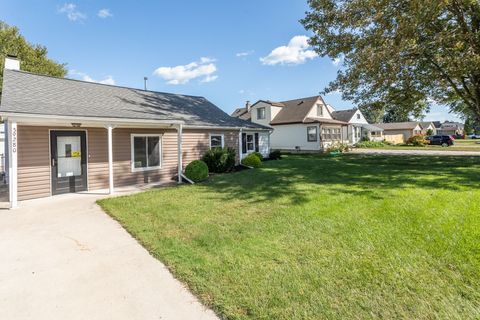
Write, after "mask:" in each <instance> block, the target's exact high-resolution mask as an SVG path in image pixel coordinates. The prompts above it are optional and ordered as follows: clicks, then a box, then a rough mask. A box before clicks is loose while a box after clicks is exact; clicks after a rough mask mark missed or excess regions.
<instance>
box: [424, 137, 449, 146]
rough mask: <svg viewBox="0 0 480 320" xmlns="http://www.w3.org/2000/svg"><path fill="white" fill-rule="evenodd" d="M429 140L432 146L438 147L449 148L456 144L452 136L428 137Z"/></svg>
mask: <svg viewBox="0 0 480 320" xmlns="http://www.w3.org/2000/svg"><path fill="white" fill-rule="evenodd" d="M427 140H428V141H430V144H431V145H438V146H442V147H449V146H451V145H453V144H454V143H455V142H454V140H453V139H452V137H450V136H430V137H427Z"/></svg>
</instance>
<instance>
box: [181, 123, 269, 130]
mask: <svg viewBox="0 0 480 320" xmlns="http://www.w3.org/2000/svg"><path fill="white" fill-rule="evenodd" d="M183 127H184V128H186V129H202V130H203V129H212V130H222V129H223V130H245V131H269V130H271V129H267V128H248V127H222V126H195V125H188V124H186V125H184V126H183Z"/></svg>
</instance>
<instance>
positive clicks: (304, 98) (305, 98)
mask: <svg viewBox="0 0 480 320" xmlns="http://www.w3.org/2000/svg"><path fill="white" fill-rule="evenodd" d="M318 97H321V95H316V96H310V97H303V98H297V99H290V100H284V101H278V102H280V103H285V102H291V101H297V100H307V99H312V98H317V99H318Z"/></svg>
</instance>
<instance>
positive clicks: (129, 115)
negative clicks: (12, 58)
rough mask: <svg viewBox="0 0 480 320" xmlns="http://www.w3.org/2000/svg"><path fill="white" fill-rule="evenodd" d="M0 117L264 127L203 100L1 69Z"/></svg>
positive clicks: (201, 98) (194, 97)
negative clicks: (0, 115) (27, 115)
mask: <svg viewBox="0 0 480 320" xmlns="http://www.w3.org/2000/svg"><path fill="white" fill-rule="evenodd" d="M1 103H2V104H1V106H0V113H2V112H12V113H22V114H37V115H58V116H79V117H98V118H119V119H142V120H181V121H185V124H186V125H192V126H212V127H217V126H218V127H244V128H266V127H264V126H261V125H258V124H255V123H252V122H249V121H245V120H242V119H238V118H233V117H230V116H229V115H228V114H226V113H225V112H223V111H222V110H221V109H220V108H218V107H217V106H215V105H214V104H212V103H211V102H210V101H208V100H207V99H205V98H203V97H196V96H188V95H180V94H172V93H161V92H154V91H144V90H139V89H133V88H126V87H118V86H110V85H103V84H98V83H91V82H85V81H79V80H72V79H62V78H54V77H50V76H44V75H37V74H32V73H28V72H23V71H14V70H5V71H4V75H3V92H2V101H1Z"/></svg>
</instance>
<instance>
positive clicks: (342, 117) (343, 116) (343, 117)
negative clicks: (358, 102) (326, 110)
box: [332, 109, 358, 122]
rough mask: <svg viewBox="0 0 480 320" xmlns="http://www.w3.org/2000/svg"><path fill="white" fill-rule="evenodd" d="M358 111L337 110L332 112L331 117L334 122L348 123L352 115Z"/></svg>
mask: <svg viewBox="0 0 480 320" xmlns="http://www.w3.org/2000/svg"><path fill="white" fill-rule="evenodd" d="M357 110H358V109H348V110H338V111H333V112H332V117H333V119H335V120H339V121H343V122H348V121H350V119H352V117H353V115H354V114H355V112H357Z"/></svg>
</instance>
